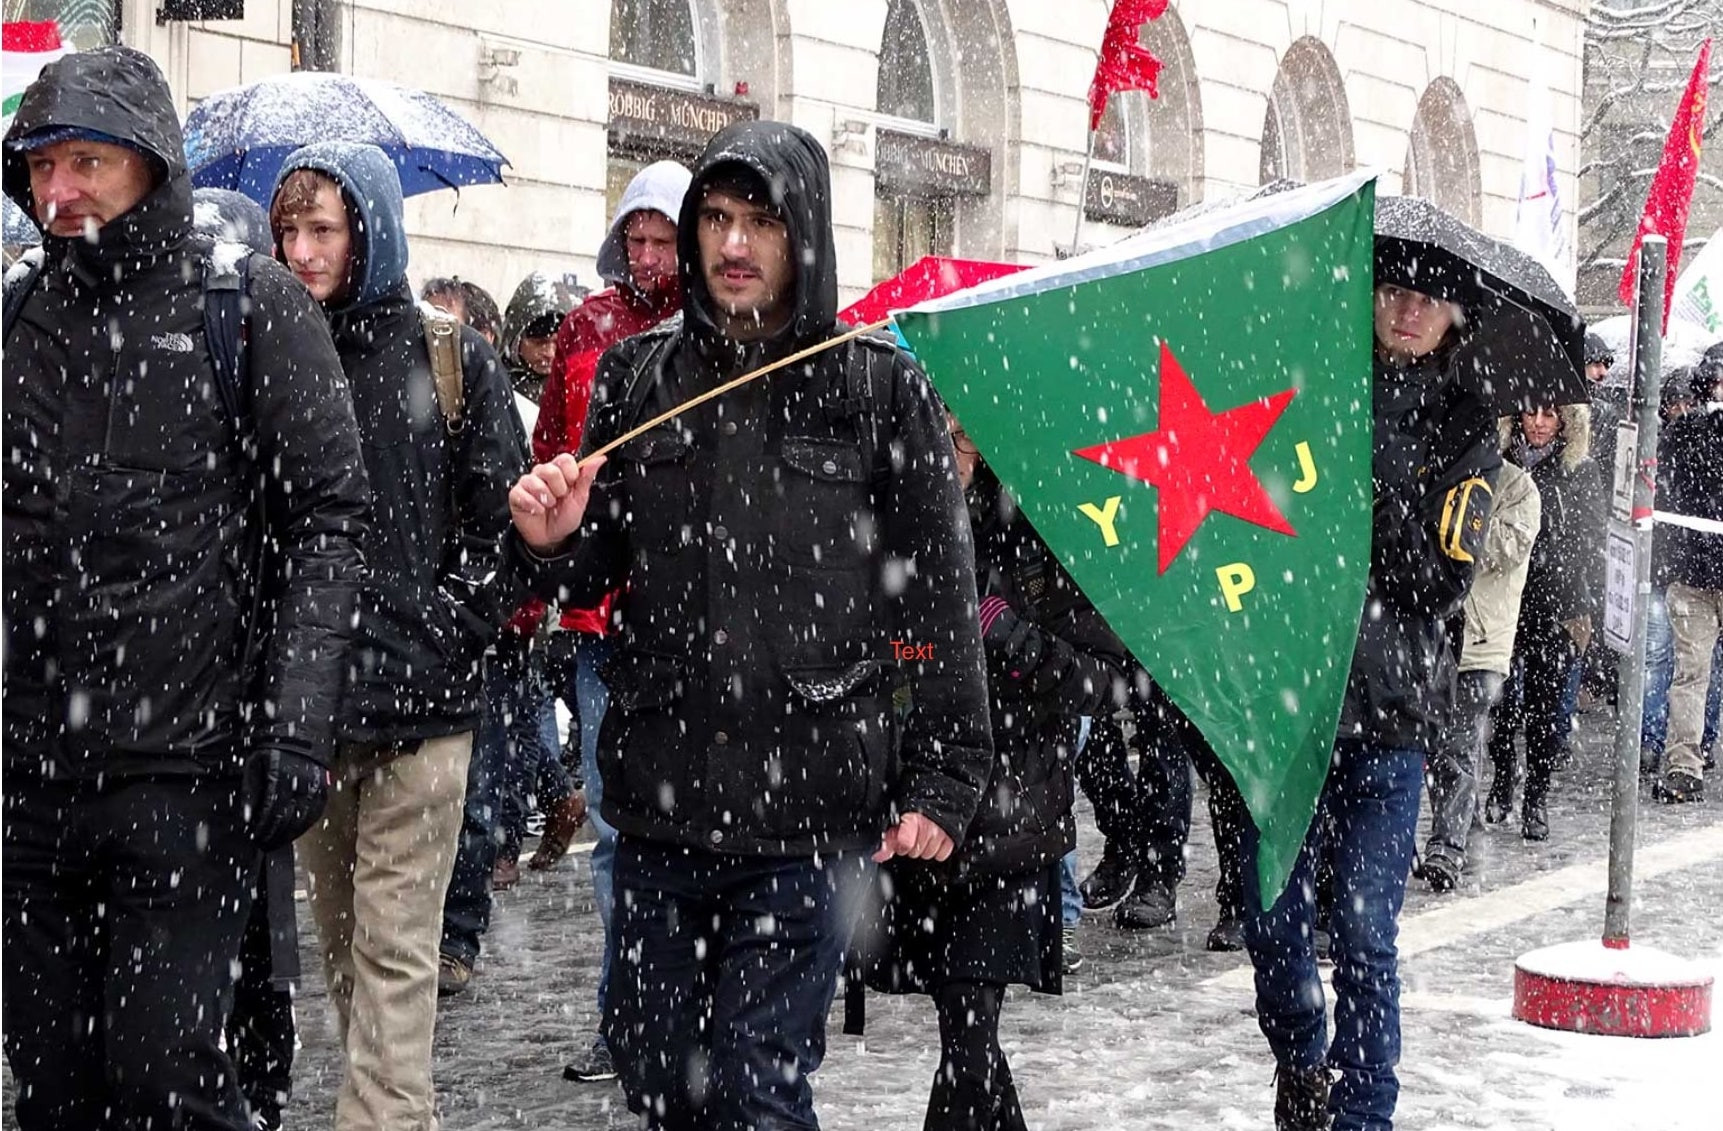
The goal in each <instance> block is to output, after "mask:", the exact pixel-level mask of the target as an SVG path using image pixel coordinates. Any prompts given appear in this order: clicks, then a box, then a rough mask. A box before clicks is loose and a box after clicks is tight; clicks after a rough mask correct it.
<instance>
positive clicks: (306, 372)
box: [0, 47, 366, 1129]
mask: <svg viewBox="0 0 1723 1131" xmlns="http://www.w3.org/2000/svg"><path fill="white" fill-rule="evenodd" d="M4 167H5V190H6V194H7V195H8V196H9V197H11V198H12V199H13V200H14V201H16V202H17V203H18V205H19V206H20V207H22V208H23V209H24V210H25V211H26V212H28V213H30V214H32V215H34V216H36V217H38V219H39V220H40V221H41V222H42V224H43V226H44V227H45V228H46V230H47V235H46V236H45V239H44V250H45V253H46V255H45V262H44V265H43V268H42V272H41V275H40V277H39V278H38V279H37V280H36V282H35V285H34V288H33V289H32V290H30V292H29V293H28V297H26V298H25V299H24V300H23V304H22V306H21V308H20V309H19V310H18V312H17V321H16V322H15V323H14V324H13V325H12V326H11V327H10V329H9V333H8V340H7V342H6V393H5V444H6V451H7V453H8V456H7V459H6V462H5V491H4V498H5V617H6V647H5V657H6V661H5V662H6V676H5V783H6V786H5V802H6V815H5V850H4V853H5V882H4V890H5V938H4V944H3V946H0V949H3V950H4V952H5V987H6V991H5V1022H4V1029H5V1033H6V1055H7V1058H8V1060H9V1061H10V1062H11V1065H12V1071H13V1074H14V1079H15V1080H16V1081H17V1083H18V1093H17V1094H18V1101H17V1121H18V1125H19V1126H20V1127H23V1128H27V1129H28V1128H54V1129H59V1128H83V1127H102V1126H108V1125H117V1126H127V1127H144V1126H154V1127H182V1126H189V1127H200V1128H233V1129H237V1128H241V1127H250V1126H251V1124H250V1122H249V1120H248V1119H247V1117H246V1113H245V1108H244V1105H243V1103H242V1102H241V1100H240V1096H239V1092H238V1090H237V1089H236V1088H235V1086H234V1070H233V1065H232V1064H231V1062H230V1060H229V1056H228V1053H227V1052H226V1051H225V1050H224V1049H223V1047H222V1043H221V1035H222V1023H223V1021H224V1019H225V1018H226V1017H227V1014H228V1009H229V1006H230V1004H231V1002H232V994H233V975H232V973H231V967H232V965H233V963H234V962H235V961H237V960H238V958H239V954H240V939H241V936H242V932H243V929H244V926H245V922H246V917H247V914H248V912H249V909H250V906H251V899H252V896H251V892H252V885H253V882H254V880H255V877H256V875H257V865H258V860H259V858H260V850H266V849H269V848H273V847H275V846H277V845H283V844H287V843H290V842H291V840H292V838H293V837H294V836H295V835H297V834H298V833H299V832H301V831H303V830H304V828H305V827H306V826H307V825H309V824H310V823H311V822H312V821H313V820H315V819H316V817H317V815H318V813H319V812H321V810H322V808H323V798H324V790H325V783H326V780H327V771H326V770H325V769H324V763H326V762H327V761H328V760H329V758H330V757H331V755H332V753H333V749H332V745H333V743H332V738H333V726H334V721H335V712H336V703H337V698H338V695H339V692H340V687H341V677H342V670H343V663H344V655H345V651H346V643H347V634H348V628H349V625H350V624H351V621H352V614H353V607H354V598H355V595H356V593H357V589H358V585H359V580H360V547H359V537H360V534H361V532H362V529H363V525H364V515H365V506H366V488H365V469H364V465H363V463H362V462H361V457H360V450H359V436H358V431H357V429H356V428H355V426H354V419H353V409H352V405H351V402H350V400H349V398H348V395H347V387H346V382H345V380H344V378H343V377H342V374H341V365H340V361H339V359H338V358H337V357H336V354H335V349H334V346H333V345H332V344H331V342H330V339H329V331H328V328H327V327H326V326H325V325H324V322H323V319H322V316H321V315H320V313H319V312H318V310H317V308H316V306H315V305H314V304H313V303H312V302H311V300H310V299H309V298H308V297H307V296H306V294H305V291H304V288H302V287H301V286H300V285H299V284H298V283H296V282H294V281H293V279H292V278H291V277H289V276H288V274H287V273H286V272H285V271H283V270H282V269H281V268H280V267H279V266H277V265H276V264H275V263H273V262H271V261H269V260H268V259H264V258H261V257H253V259H252V261H251V262H250V264H249V268H248V272H249V278H250V282H249V288H248V291H249V296H250V313H249V316H248V317H247V319H246V343H247V344H246V348H245V350H244V353H243V355H242V360H243V364H242V365H241V366H239V367H238V372H237V373H232V374H230V375H229V377H228V379H227V380H226V381H224V382H222V383H221V384H218V382H220V381H221V380H222V379H221V378H220V377H219V376H218V374H217V370H216V366H215V361H214V357H215V356H216V354H217V352H218V347H219V345H220V343H217V342H213V341H211V336H210V335H206V333H205V322H204V314H203V302H204V299H205V297H206V293H205V289H204V284H203V273H204V270H205V268H206V266H210V267H211V269H212V271H213V272H214V273H215V274H222V273H224V272H223V271H221V270H219V269H217V268H216V267H215V266H214V265H215V264H217V263H218V261H219V262H225V263H229V264H238V263H239V262H241V261H242V260H243V257H244V255H245V250H244V249H243V248H241V247H238V246H237V245H232V244H221V245H214V246H212V245H211V243H209V242H208V241H207V240H200V239H198V238H195V237H194V236H193V233H192V190H191V178H190V176H189V175H188V173H187V171H186V165H185V146H184V140H183V138H182V137H181V135H180V127H179V119H178V117H177V116H176V115H175V113H174V108H173V99H172V96H171V95H170V93H169V91H168V87H167V83H166V81H165V80H164V79H163V78H162V76H161V72H160V71H158V70H157V69H156V66H155V64H154V63H152V62H151V61H150V60H149V58H148V57H147V56H145V55H142V54H139V53H138V52H135V51H132V50H129V49H127V48H119V47H108V48H101V49H99V50H95V51H90V52H84V53H79V54H74V55H70V56H68V57H67V58H65V59H63V60H61V61H59V62H56V63H53V64H51V65H49V66H48V67H47V68H45V69H44V70H43V72H42V76H41V78H40V79H39V80H38V81H37V82H36V83H35V84H34V85H32V86H31V87H30V89H29V90H28V91H26V93H25V95H24V100H23V104H22V105H21V106H20V108H19V110H18V115H17V118H16V119H15V120H14V122H13V124H12V127H11V130H10V131H9V132H8V134H7V138H6V146H5V166H4ZM12 286H13V285H12V283H11V282H10V281H9V282H8V287H7V289H8V292H9V294H10V292H11V291H12ZM8 307H9V308H10V307H11V301H10V297H9V299H8ZM227 345H228V346H232V345H233V342H232V341H231V340H230V341H227ZM220 352H221V353H222V354H223V355H224V356H231V355H230V354H228V352H227V351H226V350H225V349H224V350H221V351H220ZM235 385H237V386H238V387H237V388H236V387H233V386H235ZM223 389H225V390H226V392H227V394H229V395H230V396H231V398H232V402H231V403H230V401H229V399H228V397H225V396H223V395H222V391H223ZM236 410H237V411H238V412H239V413H240V416H239V419H235V416H234V413H235V411H236ZM247 434H249V439H245V440H242V437H245V436H247ZM253 444H254V445H255V450H253V449H252V445H253ZM254 488H256V490H255V491H254ZM248 816H249V819H248Z"/></svg>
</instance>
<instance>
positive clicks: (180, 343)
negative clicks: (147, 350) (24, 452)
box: [150, 334, 196, 353]
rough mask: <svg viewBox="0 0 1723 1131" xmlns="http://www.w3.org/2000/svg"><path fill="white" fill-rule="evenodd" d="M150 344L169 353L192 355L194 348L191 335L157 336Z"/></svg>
mask: <svg viewBox="0 0 1723 1131" xmlns="http://www.w3.org/2000/svg"><path fill="white" fill-rule="evenodd" d="M150 344H151V345H152V346H154V347H156V348H157V349H159V350H166V351H167V352H168V353H190V352H191V351H192V350H193V349H194V348H196V347H195V346H194V345H193V344H192V340H191V335H190V334H157V335H156V336H155V337H153V338H151V339H150Z"/></svg>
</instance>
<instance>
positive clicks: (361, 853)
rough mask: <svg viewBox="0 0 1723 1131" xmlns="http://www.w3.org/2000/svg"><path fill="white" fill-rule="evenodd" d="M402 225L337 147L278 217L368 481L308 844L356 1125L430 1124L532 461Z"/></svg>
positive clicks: (343, 1108)
mask: <svg viewBox="0 0 1723 1131" xmlns="http://www.w3.org/2000/svg"><path fill="white" fill-rule="evenodd" d="M402 212H403V206H402V201H401V184H400V180H399V178H398V176H397V174H396V172H395V167H394V165H393V164H391V163H390V161H389V158H388V157H387V156H385V155H384V153H383V151H382V150H380V149H378V148H377V147H375V146H371V145H355V144H352V143H347V142H325V143H321V144H318V145H310V146H306V147H305V148H303V149H300V150H298V151H296V152H295V153H293V154H292V155H291V156H290V157H288V159H287V161H286V162H284V163H283V165H282V168H281V175H280V179H279V180H278V181H277V182H276V190H275V197H274V200H273V202H272V204H271V207H270V213H269V220H270V225H271V227H272V228H273V229H274V232H275V235H276V239H277V242H278V245H279V247H280V253H281V256H282V258H283V259H285V260H286V261H287V264H288V266H289V267H290V268H292V270H293V272H294V274H295V275H297V276H298V277H299V279H300V281H301V282H303V283H305V285H306V287H307V288H308V289H309V290H310V291H311V294H312V296H313V297H314V298H316V299H317V300H318V301H319V302H321V303H322V304H323V308H324V309H325V310H326V311H327V312H328V314H329V319H330V324H331V327H332V329H333V330H334V334H335V345H336V348H337V349H338V350H340V353H341V364H342V365H343V366H344V367H345V369H346V371H347V377H348V380H349V381H350V382H351V385H352V390H353V405H354V410H355V412H356V414H357V416H358V421H359V432H360V435H361V436H362V438H363V441H364V454H365V466H366V468H367V470H368V471H369V472H370V479H371V485H372V515H371V535H370V537H369V538H368V539H367V541H366V543H365V556H366V559H365V560H366V579H365V586H364V589H363V591H362V592H361V594H360V599H359V615H358V619H357V623H356V625H355V629H354V641H353V651H352V657H351V663H350V671H349V675H348V680H349V684H348V691H347V696H346V699H345V700H344V701H343V703H342V710H341V720H340V730H339V737H340V741H341V746H340V750H339V752H338V755H337V758H336V762H335V766H334V770H335V787H334V790H333V792H332V793H331V795H330V799H329V812H328V814H327V816H326V817H325V819H324V820H323V822H322V823H321V824H320V825H319V826H318V827H316V828H314V829H313V830H311V832H309V833H307V834H306V835H305V836H304V837H303V838H301V839H300V841H299V849H300V853H301V856H302V858H303V860H304V862H305V867H306V871H307V872H308V873H309V875H310V894H311V912H312V915H313V917H314V918H315V919H316V920H317V931H318V935H319V936H320V937H321V940H322V944H323V956H324V966H325V971H324V972H325V974H326V976H327V978H328V982H329V996H330V998H331V999H332V1000H333V1002H334V1004H335V1009H336V1017H337V1024H338V1028H339V1032H340V1035H341V1038H342V1044H343V1046H344V1052H345V1053H346V1073H345V1076H344V1078H343V1080H342V1084H341V1091H340V1094H339V1095H338V1096H337V1097H336V1105H335V1122H336V1126H337V1127H338V1128H341V1129H342V1131H346V1129H347V1128H371V1127H387V1128H390V1129H391V1131H394V1129H396V1128H401V1129H403V1131H406V1129H411V1131H428V1129H429V1131H434V1128H435V1127H436V1114H435V1098H436V1097H435V1092H434V1089H433V1088H432V1085H431V1036H432V1029H433V1026H434V1023H435V1021H436V1013H437V947H438V943H439V942H440V940H441V937H442V911H443V893H444V891H445V890H446V889H447V888H448V886H449V875H450V873H451V872H452V871H453V868H454V857H455V849H456V841H457V837H458V834H459V832H460V828H461V816H462V808H463V803H464V801H465V799H466V781H467V763H468V759H469V757H470V755H471V752H472V743H473V732H474V730H476V729H477V727H478V722H479V714H480V707H481V694H480V663H481V661H482V658H483V656H484V653H485V649H486V648H487V647H488V646H489V645H490V643H491V641H492V640H493V639H495V637H496V634H497V630H498V628H500V627H501V625H502V622H503V619H504V617H505V616H506V615H507V613H508V611H509V609H510V608H511V607H512V606H511V600H512V596H513V594H512V592H511V590H510V588H509V587H508V586H506V585H503V584H501V583H499V580H498V578H497V564H498V555H499V553H500V546H499V542H500V539H501V536H502V532H503V530H504V529H505V528H506V527H507V525H508V503H507V498H508V484H509V483H510V482H512V481H513V478H514V477H515V476H516V475H517V474H519V472H520V468H521V464H522V462H523V454H522V451H521V441H520V438H519V436H518V433H517V425H516V423H515V420H514V417H513V406H512V401H511V397H512V394H511V393H510V392H509V387H508V380H507V378H506V376H505V375H504V373H503V369H502V365H501V363H500V362H498V360H497V356H496V353H495V352H494V351H493V350H492V349H491V347H490V346H489V345H488V344H487V343H486V342H485V340H484V339H483V338H481V337H480V336H479V335H478V333H477V332H476V331H474V330H472V329H470V328H468V327H465V326H458V324H455V323H454V322H453V321H452V320H450V321H449V322H447V323H442V322H433V323H432V325H431V327H430V328H429V329H428V328H427V325H426V322H425V321H424V319H425V318H426V317H432V318H438V317H441V316H440V315H434V314H421V312H420V310H419V309H418V308H417V307H416V306H415V304H414V302H413V296H412V292H411V291H410V290H409V289H408V287H407V243H406V231H405V229H404V227H403V225H402ZM429 333H447V334H449V335H450V338H448V339H444V340H447V341H449V343H450V345H451V346H452V347H453V349H452V350H451V351H450V352H449V353H446V354H445V355H444V356H445V357H446V358H447V359H448V364H447V369H446V370H445V372H446V375H447V376H448V377H449V378H451V379H452V380H451V381H450V382H449V383H450V384H458V385H459V390H458V393H457V392H456V390H453V389H444V390H439V389H438V387H437V386H438V380H437V363H436V362H435V361H434V359H433V354H432V352H431V347H430V346H429V345H428V342H427V336H428V334H429ZM457 334H458V337H455V336H454V335H457ZM454 350H458V357H457V356H453V352H454ZM457 370H458V372H457Z"/></svg>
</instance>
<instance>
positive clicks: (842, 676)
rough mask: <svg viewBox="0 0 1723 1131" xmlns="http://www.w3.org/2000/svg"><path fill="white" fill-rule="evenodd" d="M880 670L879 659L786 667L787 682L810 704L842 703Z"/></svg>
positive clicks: (867, 683)
mask: <svg viewBox="0 0 1723 1131" xmlns="http://www.w3.org/2000/svg"><path fill="white" fill-rule="evenodd" d="M879 670H880V662H879V661H878V660H859V661H857V662H855V663H852V664H826V665H806V666H801V667H793V668H791V667H786V668H785V669H784V680H785V682H787V683H788V684H789V685H790V687H791V688H793V689H794V690H795V692H796V694H798V695H800V696H801V697H802V698H803V699H806V700H807V701H808V702H810V703H841V702H842V701H844V700H845V699H849V698H851V697H852V696H854V695H855V694H856V693H857V692H858V691H860V690H861V689H862V688H864V687H867V686H868V685H869V684H871V683H872V682H873V678H874V677H875V676H876V675H878V674H879Z"/></svg>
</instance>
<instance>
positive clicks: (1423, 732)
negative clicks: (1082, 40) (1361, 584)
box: [1244, 229, 1501, 1131]
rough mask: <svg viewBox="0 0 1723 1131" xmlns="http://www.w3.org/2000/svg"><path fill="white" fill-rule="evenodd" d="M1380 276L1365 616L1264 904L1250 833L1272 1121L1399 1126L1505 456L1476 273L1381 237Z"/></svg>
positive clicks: (1279, 1124) (1358, 1128) (1255, 960)
mask: <svg viewBox="0 0 1723 1131" xmlns="http://www.w3.org/2000/svg"><path fill="white" fill-rule="evenodd" d="M1378 231H1379V233H1380V229H1378ZM1376 282H1377V286H1376V291H1375V296H1376V300H1375V310H1374V316H1373V327H1374V333H1375V343H1376V361H1375V371H1374V374H1375V379H1374V404H1373V411H1374V415H1375V420H1376V441H1375V454H1374V459H1373V470H1374V475H1375V483H1376V488H1375V506H1374V514H1373V524H1374V534H1373V537H1372V544H1371V560H1370V575H1369V582H1368V586H1367V589H1366V594H1365V607H1364V615H1363V617H1362V620H1361V624H1360V626H1359V637H1358V643H1357V647H1356V650H1355V652H1354V655H1353V661H1352V675H1351V680H1350V682H1349V684H1348V686H1347V691H1346V697H1345V700H1344V703H1343V705H1342V708H1341V716H1340V727H1339V733H1338V735H1337V738H1336V742H1335V746H1334V759H1333V763H1332V766H1331V768H1330V770H1329V776H1328V781H1327V783H1326V785H1325V786H1324V788H1323V792H1322V796H1321V799H1320V800H1319V802H1318V810H1317V813H1316V816H1315V818H1314V819H1313V820H1312V822H1311V826H1310V827H1311V831H1310V834H1309V835H1308V836H1307V838H1306V842H1305V845H1304V849H1303V851H1302V852H1300V854H1299V857H1298V860H1297V863H1296V864H1295V865H1294V867H1293V871H1292V876H1291V878H1290V880H1289V882H1288V883H1287V885H1286V888H1285V890H1284V891H1283V892H1282V893H1281V895H1280V897H1279V898H1278V899H1277V900H1275V901H1274V904H1273V906H1272V907H1270V908H1269V909H1268V910H1267V911H1263V910H1261V907H1262V902H1261V896H1260V889H1259V886H1258V876H1257V866H1256V854H1257V834H1256V831H1255V829H1254V827H1252V828H1248V829H1247V830H1246V834H1245V866H1244V878H1245V902H1246V906H1247V909H1248V913H1247V917H1246V920H1245V932H1244V933H1245V943H1246V947H1247V949H1248V950H1249V952H1250V956H1251V962H1252V964H1253V965H1254V966H1255V968H1256V990H1257V994H1256V1007H1257V1016H1258V1024H1259V1025H1260V1027H1261V1029H1262V1032H1263V1035H1264V1036H1265V1037H1266V1038H1267V1039H1268V1042H1269V1047H1270V1048H1271V1049H1272V1050H1273V1051H1274V1055H1275V1060H1276V1062H1277V1065H1278V1067H1277V1070H1276V1074H1275V1075H1276V1093H1275V1107H1274V1111H1275V1126H1276V1128H1277V1131H1318V1129H1326V1128H1328V1127H1330V1126H1331V1121H1332V1126H1333V1127H1334V1128H1336V1129H1339V1131H1386V1129H1387V1128H1390V1127H1391V1126H1392V1121H1393V1115H1394V1108H1395V1104H1396V1101H1397V1099H1398V1095H1399V1080H1398V1078H1397V1076H1396V1075H1395V1071H1394V1068H1395V1064H1396V1063H1397V1062H1398V1061H1399V1058H1400V1001H1399V971H1398V958H1397V955H1396V952H1395V948H1394V940H1395V935H1396V933H1397V931H1398V920H1399V916H1400V908H1401V904H1402V902H1403V900H1404V898H1405V893H1406V881H1407V876H1408V874H1409V872H1410V869H1411V864H1412V853H1413V846H1414V841H1415V838H1416V835H1417V819H1418V802H1419V793H1420V789H1421V786H1422V783H1423V775H1424V759H1425V756H1426V755H1427V754H1428V753H1429V751H1430V750H1432V749H1433V747H1434V744H1435V741H1436V737H1437V734H1438V731H1439V728H1440V726H1441V724H1442V722H1443V721H1444V720H1445V719H1446V717H1447V715H1448V713H1449V711H1450V710H1451V709H1452V706H1453V696H1454V686H1455V658H1454V655H1453V652H1452V650H1451V648H1450V645H1449V632H1448V624H1449V622H1450V621H1451V620H1452V619H1453V618H1454V617H1456V616H1457V615H1458V614H1459V613H1460V611H1461V608H1462V605H1463V602H1464V601H1465V598H1466V594H1467V592H1468V591H1469V590H1470V588H1471V583H1472V576H1473V571H1474V568H1475V566H1474V562H1475V559H1476V558H1477V557H1478V556H1479V555H1480V554H1481V553H1482V552H1483V543H1484V528H1485V524H1486V523H1487V521H1488V519H1489V515H1490V505H1491V492H1492V487H1493V484H1494V481H1495V476H1496V472H1497V470H1498V468H1499V467H1500V464H1501V456H1500V454H1499V453H1498V452H1497V449H1496V445H1495V442H1494V435H1493V423H1494V413H1493V412H1492V410H1491V408H1490V407H1489V406H1488V405H1487V404H1486V403H1485V401H1484V400H1483V399H1482V398H1481V397H1480V395H1479V393H1478V392H1477V391H1476V390H1475V389H1473V388H1469V387H1467V385H1466V383H1464V382H1463V381H1462V380H1461V379H1460V376H1459V374H1458V372H1457V368H1456V367H1457V360H1458V354H1457V350H1458V348H1459V347H1460V345H1461V343H1462V335H1463V333H1464V332H1465V330H1467V329H1468V328H1472V323H1471V320H1470V314H1471V311H1470V310H1468V308H1467V306H1466V305H1465V304H1466V303H1467V302H1468V301H1469V300H1470V301H1475V300H1476V297H1475V296H1476V292H1475V291H1474V290H1473V289H1472V287H1471V285H1470V284H1471V272H1470V271H1468V270H1467V269H1466V267H1465V265H1464V263H1463V262H1462V261H1460V260H1458V259H1457V258H1456V257H1454V256H1452V255H1434V254H1430V253H1429V251H1428V250H1427V249H1425V248H1423V247H1421V246H1408V245H1407V244H1406V243H1404V242H1401V241H1398V240H1393V239H1383V238H1382V237H1381V236H1380V234H1379V235H1378V239H1377V244H1376ZM1325 842H1326V843H1325ZM1325 855H1326V858H1327V860H1328V863H1329V865H1330V867H1331V868H1332V870H1333V876H1334V879H1333V883H1334V901H1333V908H1332V911H1331V912H1330V915H1329V932H1330V938H1331V942H1330V948H1331V953H1332V957H1333V960H1334V992H1335V1005H1334V1037H1333V1041H1332V1043H1330V1042H1329V1040H1328V1032H1327V1016H1326V1006H1325V1003H1324V994H1323V987H1322V979H1321V976H1320V974H1319V973H1318V969H1317V957H1316V951H1315V946H1314V940H1313V935H1314V931H1315V927H1316V907H1315V900H1314V898H1313V893H1314V891H1315V887H1316V883H1315V875H1316V870H1317V867H1318V864H1319V862H1320V861H1321V860H1322V859H1323V857H1324V856H1325ZM1331 1070H1333V1071H1334V1072H1335V1073H1337V1076H1331Z"/></svg>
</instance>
